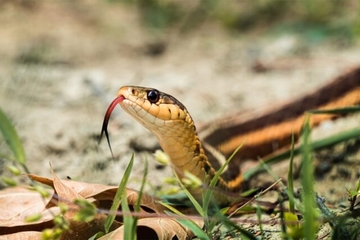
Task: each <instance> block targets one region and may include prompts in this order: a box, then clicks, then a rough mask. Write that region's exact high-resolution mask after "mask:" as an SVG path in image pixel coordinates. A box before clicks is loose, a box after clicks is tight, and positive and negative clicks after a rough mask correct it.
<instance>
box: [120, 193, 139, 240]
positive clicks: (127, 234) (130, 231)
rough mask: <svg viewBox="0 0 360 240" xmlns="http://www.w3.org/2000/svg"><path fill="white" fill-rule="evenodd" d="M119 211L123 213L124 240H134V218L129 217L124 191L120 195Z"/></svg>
mask: <svg viewBox="0 0 360 240" xmlns="http://www.w3.org/2000/svg"><path fill="white" fill-rule="evenodd" d="M121 209H122V211H123V213H124V216H123V219H124V239H129V240H135V239H136V227H135V228H134V217H133V216H132V215H131V212H130V208H129V204H128V202H127V198H126V194H125V191H123V194H122V202H121Z"/></svg>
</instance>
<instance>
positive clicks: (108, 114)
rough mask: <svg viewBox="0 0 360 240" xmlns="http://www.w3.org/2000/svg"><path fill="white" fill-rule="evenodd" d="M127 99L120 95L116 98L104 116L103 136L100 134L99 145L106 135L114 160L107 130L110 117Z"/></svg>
mask: <svg viewBox="0 0 360 240" xmlns="http://www.w3.org/2000/svg"><path fill="white" fill-rule="evenodd" d="M124 99H125V97H124V95H120V96H118V97H116V98H115V99H114V100H113V101H112V102H111V103H110V105H109V107H108V109H107V110H106V112H105V116H104V120H103V125H102V128H101V134H100V138H99V144H100V142H101V139H102V137H103V135H104V133H105V137H106V140H107V142H108V145H109V148H110V151H111V155H112V157H113V159H114V154H113V151H112V149H111V144H110V138H109V133H108V130H107V126H108V124H109V119H110V116H111V113H112V112H113V110H114V108H115V107H116V105H117V104H119V103H121V102H122V101H124Z"/></svg>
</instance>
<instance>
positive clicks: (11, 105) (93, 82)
mask: <svg viewBox="0 0 360 240" xmlns="http://www.w3.org/2000/svg"><path fill="white" fill-rule="evenodd" d="M3 7H4V8H3V9H2V10H1V12H0V25H1V26H2V27H1V28H0V36H1V37H0V56H1V58H0V106H1V108H2V109H3V110H4V111H5V112H6V113H7V115H8V116H9V118H11V120H12V121H13V123H14V124H15V126H16V129H17V130H18V132H19V135H20V136H21V139H22V140H23V142H24V146H25V150H26V154H27V159H28V166H29V168H30V170H31V172H33V173H35V174H39V175H45V176H50V167H49V164H51V166H52V167H53V168H54V170H55V171H56V173H57V174H58V175H59V176H60V177H61V178H66V177H67V176H69V177H71V178H72V179H76V180H80V181H87V182H96V183H106V184H108V183H109V184H118V182H119V180H120V179H121V176H122V174H123V171H124V169H125V167H126V165H127V163H128V161H129V159H130V156H131V154H132V153H133V152H134V149H133V148H131V147H130V146H132V145H133V144H131V142H135V143H136V145H139V146H140V147H141V148H150V149H152V148H154V147H155V146H156V145H157V144H156V140H155V138H154V137H153V136H152V135H151V134H150V133H149V132H148V131H147V130H145V129H144V128H143V127H142V126H140V125H139V124H138V123H136V122H134V120H133V119H131V118H130V117H128V116H127V115H126V113H124V112H123V111H121V110H120V108H118V110H116V111H115V112H114V115H113V117H112V119H111V122H110V125H109V132H110V137H111V143H112V147H113V150H114V154H115V156H116V160H115V161H113V160H111V154H110V151H109V149H108V146H107V144H106V141H103V142H102V143H101V144H100V145H98V143H97V139H98V137H99V134H100V130H101V125H102V120H103V116H104V113H105V111H106V109H107V106H108V104H109V103H110V102H111V100H112V99H113V98H114V97H115V96H116V92H117V89H118V88H119V87H121V86H123V85H129V84H130V85H141V86H150V87H155V88H158V89H160V90H162V91H164V92H167V93H170V94H172V95H173V96H175V97H176V98H178V99H179V100H180V101H181V102H183V103H184V105H185V106H187V108H188V110H189V111H190V113H191V114H192V116H193V118H194V120H195V122H196V123H197V124H198V125H201V124H202V123H206V122H209V121H213V120H215V119H218V118H221V117H223V116H226V115H229V114H233V113H236V112H244V111H248V112H252V111H262V110H264V109H266V108H268V107H273V106H274V105H276V104H280V103H283V102H286V101H288V100H290V99H293V98H296V97H299V96H301V95H303V94H305V93H306V92H308V91H313V90H314V89H315V88H316V87H318V86H321V85H323V84H326V83H327V82H329V81H330V80H331V79H332V78H334V77H336V76H337V75H339V74H340V73H343V72H344V71H346V70H348V69H350V68H352V67H354V66H357V65H358V64H360V55H359V54H358V52H359V51H360V47H359V45H357V44H352V45H341V44H337V43H334V42H332V41H323V42H320V43H313V42H311V41H309V39H305V38H303V37H302V36H301V34H289V33H286V32H283V33H281V32H280V33H278V34H273V33H271V32H270V33H269V32H267V31H264V30H263V31H260V32H258V31H257V32H251V33H248V34H229V33H228V32H226V31H225V30H223V29H221V28H220V27H218V26H217V25H216V24H203V25H201V27H199V29H198V30H197V31H190V32H188V33H179V32H177V31H176V30H171V31H170V30H169V32H165V33H162V34H154V33H152V32H151V31H149V30H148V29H146V28H145V27H144V26H143V25H142V23H141V21H140V19H139V18H138V16H137V15H136V14H135V13H136V11H135V9H132V8H131V7H130V6H122V5H113V6H112V7H106V5H101V6H93V5H92V4H87V5H76V4H74V5H72V4H64V5H60V6H59V5H54V4H49V3H47V4H36V6H35V7H34V8H33V9H26V8H23V7H20V6H16V5H13V4H5V5H4V6H3ZM95 12H96V14H95ZM155 44H158V45H160V46H162V44H164V46H165V51H164V53H163V54H160V55H153V54H151V53H149V51H150V50H152V49H154V45H155ZM29 59H35V60H32V61H31V60H29ZM36 59H38V60H36ZM259 63H261V64H263V65H264V66H265V68H266V69H267V71H265V72H261V71H256V70H255V68H254V67H255V66H257V64H259ZM358 121H359V118H356V117H353V118H350V119H347V120H341V121H337V122H336V123H335V124H333V125H331V127H330V128H331V129H332V128H334V129H337V130H334V131H341V130H343V129H345V128H349V127H351V126H355V125H356V124H358ZM321 128H322V127H320V128H319V129H318V130H317V133H318V134H316V135H317V136H325V135H326V134H329V130H328V129H329V128H324V130H321ZM0 151H1V152H6V151H7V150H6V146H5V144H4V143H3V142H0ZM145 158H147V159H149V163H150V169H149V172H150V177H149V183H150V184H151V185H153V186H158V185H161V181H162V179H163V178H164V177H165V176H169V175H171V171H170V169H161V170H158V168H157V163H155V161H153V156H152V153H151V152H143V151H142V152H136V154H135V166H134V170H133V175H132V176H133V177H132V179H131V182H130V185H129V186H133V187H135V188H136V186H137V184H138V181H139V179H140V177H141V174H142V171H143V166H144V161H145ZM355 160H356V159H355ZM355 160H354V161H355ZM358 160H359V159H358V158H357V162H358ZM343 168H345V169H346V167H343ZM350 168H353V167H351V166H350ZM346 170H349V169H346ZM338 171H339V170H333V172H331V174H332V175H331V174H330V175H329V176H330V178H331V176H332V179H333V180H334V179H335V180H339V182H337V183H334V182H323V181H321V182H320V183H319V184H320V185H319V191H322V192H324V194H326V192H327V193H328V194H330V195H329V198H331V195H332V196H334V193H336V194H335V195H336V199H338V200H339V198H341V199H342V200H344V199H346V197H347V195H346V189H345V187H348V188H349V187H353V186H354V184H355V181H356V179H357V177H358V175H359V173H360V172H359V171H358V170H357V169H356V170H355V173H351V174H350V176H349V175H346V176H344V177H339V176H340V175H339V173H338ZM349 171H350V170H349ZM285 172H286V170H285ZM3 174H6V171H4V173H3ZM330 186H331V187H330ZM336 186H339V189H340V190H338V189H335V188H336ZM334 189H335V190H334ZM339 192H340V193H339ZM339 194H340V195H339ZM333 202H334V203H335V202H337V201H336V200H334V201H333Z"/></svg>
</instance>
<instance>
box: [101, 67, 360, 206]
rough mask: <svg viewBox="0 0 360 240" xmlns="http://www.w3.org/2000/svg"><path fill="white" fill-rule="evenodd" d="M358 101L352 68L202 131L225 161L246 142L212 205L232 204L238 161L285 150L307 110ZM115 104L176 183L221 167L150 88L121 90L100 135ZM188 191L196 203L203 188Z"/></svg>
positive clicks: (175, 107)
mask: <svg viewBox="0 0 360 240" xmlns="http://www.w3.org/2000/svg"><path fill="white" fill-rule="evenodd" d="M359 103H360V68H357V69H354V70H352V71H350V72H349V73H347V74H344V75H342V76H340V77H338V78H336V79H335V80H334V81H332V82H330V83H328V84H327V85H325V86H324V87H322V88H320V89H318V90H316V91H314V92H313V93H310V94H308V95H306V96H304V97H302V98H300V99H297V100H295V101H293V102H290V103H288V104H285V105H283V106H280V107H278V108H277V109H273V110H271V111H270V112H265V113H264V114H262V115H260V116H258V117H257V118H254V119H247V120H242V119H233V118H228V119H225V120H223V121H217V122H214V123H211V124H209V125H207V126H205V127H204V128H203V130H202V132H203V133H204V134H203V137H202V139H203V140H204V141H205V143H206V144H205V145H210V146H211V147H212V148H213V149H216V151H219V153H221V154H223V155H224V156H225V157H228V156H229V155H230V154H231V153H232V152H233V151H234V150H235V148H236V147H238V146H239V145H240V144H241V143H242V142H244V140H245V139H246V142H245V144H244V146H243V148H242V149H241V150H240V151H239V152H238V154H237V156H236V159H234V160H235V161H233V162H231V164H232V165H230V166H229V168H228V170H229V169H231V170H232V172H231V171H226V172H224V173H223V174H222V175H221V177H220V179H219V181H218V183H217V188H218V191H214V192H215V193H214V196H215V198H216V200H217V202H218V203H220V204H224V203H228V202H231V201H232V200H231V199H230V198H229V197H227V194H226V192H234V191H238V190H239V189H240V188H241V186H242V184H243V182H244V181H243V178H242V175H241V169H240V168H239V167H238V164H239V162H240V161H241V159H246V158H252V159H257V158H258V157H265V156H267V155H269V154H271V153H272V152H274V150H276V149H280V148H283V147H286V146H288V145H289V144H290V143H291V135H292V132H294V134H295V138H296V139H298V137H299V135H300V130H301V126H302V123H303V120H304V112H305V111H306V110H310V109H331V108H340V107H346V106H352V105H356V104H359ZM118 104H119V105H120V106H121V107H122V108H123V109H124V110H125V111H126V112H127V113H128V114H129V115H131V116H132V117H133V118H134V119H136V120H137V121H138V122H139V123H141V124H142V125H143V126H144V127H146V128H147V129H148V130H150V131H151V132H152V133H153V134H154V135H155V136H156V137H157V139H158V141H159V143H160V145H161V147H162V149H163V150H164V152H165V153H167V155H168V156H169V157H170V159H171V163H172V166H173V168H174V170H175V172H176V174H177V175H178V176H179V178H180V179H181V178H182V177H183V176H184V172H185V171H188V172H190V173H192V174H193V175H195V176H196V177H198V178H199V179H200V180H202V181H203V183H204V184H203V187H204V186H206V185H207V184H208V183H209V181H210V179H211V178H212V177H213V176H214V175H215V173H216V171H217V169H218V167H219V165H221V164H220V163H219V162H218V161H216V159H214V157H213V155H214V154H212V153H214V152H213V151H208V150H207V149H205V148H204V144H203V143H202V142H201V141H200V139H199V136H198V133H197V130H196V127H195V124H194V121H193V119H192V118H191V116H190V114H189V112H188V111H187V109H186V107H185V106H184V105H183V104H182V103H181V102H180V101H178V100H177V99H176V98H174V97H173V96H171V95H169V94H166V93H163V92H161V91H159V90H157V89H153V88H146V87H139V86H124V87H121V88H120V89H119V90H118V93H117V97H116V98H115V99H114V100H113V102H112V103H111V104H110V106H109V108H108V110H107V111H106V114H105V117H104V122H103V127H102V133H103V132H105V134H106V135H108V133H107V124H108V121H109V118H110V115H111V112H112V111H113V109H114V108H115V107H116V106H117V105H118ZM335 117H337V116H336V115H314V116H312V118H311V124H312V126H315V125H318V124H319V123H320V122H322V121H324V120H328V119H333V118H335ZM274 146H276V147H274ZM274 148H276V149H274ZM210 155H211V156H210ZM210 158H211V159H210ZM188 190H189V191H190V192H191V193H192V195H193V196H194V197H195V198H196V199H197V200H200V199H201V197H202V187H198V188H191V189H188Z"/></svg>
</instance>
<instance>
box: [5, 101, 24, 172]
mask: <svg viewBox="0 0 360 240" xmlns="http://www.w3.org/2000/svg"><path fill="white" fill-rule="evenodd" d="M0 131H1V132H2V135H3V136H4V138H5V141H6V144H7V145H8V146H9V148H10V149H11V151H12V153H13V154H14V156H15V160H16V161H17V162H19V163H20V164H21V165H23V166H25V163H26V156H25V151H24V147H23V145H22V142H21V140H20V137H19V135H18V134H17V132H16V129H15V128H14V126H13V125H12V123H11V122H10V120H9V119H8V118H7V116H6V115H5V113H4V112H3V111H2V109H1V108H0ZM26 170H27V169H26Z"/></svg>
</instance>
